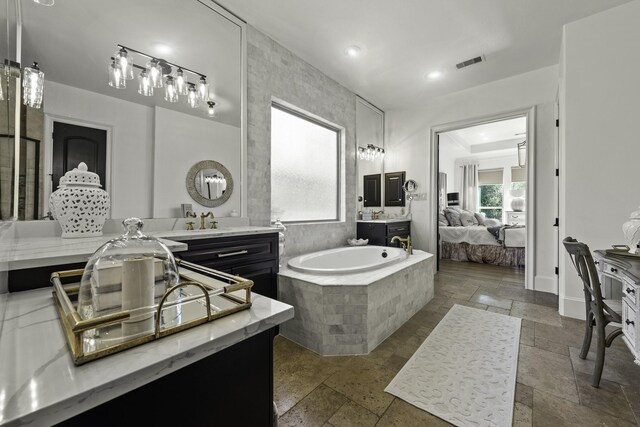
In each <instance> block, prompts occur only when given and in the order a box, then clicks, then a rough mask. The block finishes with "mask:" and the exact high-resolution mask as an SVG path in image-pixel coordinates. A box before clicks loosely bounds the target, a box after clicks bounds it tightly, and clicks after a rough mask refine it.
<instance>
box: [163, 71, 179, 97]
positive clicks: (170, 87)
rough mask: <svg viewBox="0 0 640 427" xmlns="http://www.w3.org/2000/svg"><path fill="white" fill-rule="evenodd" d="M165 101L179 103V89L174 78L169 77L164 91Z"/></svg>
mask: <svg viewBox="0 0 640 427" xmlns="http://www.w3.org/2000/svg"><path fill="white" fill-rule="evenodd" d="M164 99H165V101H168V102H178V89H177V88H176V82H175V81H174V79H173V77H171V76H167V81H166V83H165V89H164Z"/></svg>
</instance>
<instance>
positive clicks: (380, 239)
mask: <svg viewBox="0 0 640 427" xmlns="http://www.w3.org/2000/svg"><path fill="white" fill-rule="evenodd" d="M358 239H369V245H376V246H386V244H387V228H386V226H385V224H372V223H367V222H359V223H358Z"/></svg>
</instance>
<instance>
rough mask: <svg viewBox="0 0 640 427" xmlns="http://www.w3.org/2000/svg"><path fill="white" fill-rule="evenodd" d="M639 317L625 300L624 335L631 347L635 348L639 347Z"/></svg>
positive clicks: (623, 308)
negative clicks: (637, 338)
mask: <svg viewBox="0 0 640 427" xmlns="http://www.w3.org/2000/svg"><path fill="white" fill-rule="evenodd" d="M637 324H638V316H637V313H636V312H635V311H634V310H633V308H632V307H631V306H630V305H629V303H628V302H627V301H625V300H623V301H622V333H623V334H624V336H625V337H627V339H628V340H629V342H630V343H631V345H632V346H633V347H634V350H635V347H636V345H637V342H636V336H637V332H638V328H637Z"/></svg>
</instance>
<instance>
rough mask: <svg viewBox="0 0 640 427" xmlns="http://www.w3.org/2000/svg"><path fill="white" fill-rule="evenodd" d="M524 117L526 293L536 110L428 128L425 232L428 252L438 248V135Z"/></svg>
mask: <svg viewBox="0 0 640 427" xmlns="http://www.w3.org/2000/svg"><path fill="white" fill-rule="evenodd" d="M522 116H525V117H526V118H527V199H526V208H525V209H526V212H527V246H526V249H525V258H526V260H525V263H526V264H525V289H532V290H533V289H534V278H535V271H536V268H535V267H536V251H535V247H536V241H535V236H536V234H535V228H536V212H535V208H536V203H535V202H536V200H535V194H536V188H535V187H536V181H535V177H536V164H535V157H536V156H535V152H536V132H535V131H536V107H535V106H533V107H529V108H522V109H517V110H511V111H506V112H503V113H499V114H491V115H487V116H481V117H475V118H472V119H466V120H459V121H455V122H450V123H445V124H442V125H437V126H433V127H431V130H430V156H431V162H430V163H431V164H430V168H431V174H430V179H431V182H430V186H429V187H430V188H429V190H430V195H429V208H430V212H431V215H433V219H432V222H431V224H432V226H431V227H430V228H429V231H428V240H427V241H428V243H429V247H430V248H431V252H434V250H436V249H437V248H438V215H437V211H438V172H439V154H440V153H439V150H438V138H439V134H441V133H444V132H450V131H453V130H458V129H463V128H468V127H472V126H477V125H482V124H486V123H491V122H499V121H503V120H506V119H511V118H515V117H522Z"/></svg>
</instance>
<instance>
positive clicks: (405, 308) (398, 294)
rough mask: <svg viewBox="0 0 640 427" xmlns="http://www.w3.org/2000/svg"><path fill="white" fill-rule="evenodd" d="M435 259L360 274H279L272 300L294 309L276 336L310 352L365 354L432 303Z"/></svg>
mask: <svg viewBox="0 0 640 427" xmlns="http://www.w3.org/2000/svg"><path fill="white" fill-rule="evenodd" d="M434 264H435V258H434V256H433V255H432V254H429V253H426V252H422V251H414V254H413V255H412V256H410V257H409V258H408V259H407V260H404V261H402V262H398V263H396V264H393V265H391V266H389V267H384V268H381V269H378V270H372V271H369V272H365V273H358V274H345V275H323V276H319V275H310V274H304V273H298V272H295V271H292V270H290V269H287V268H285V269H283V271H281V272H280V274H279V275H278V298H279V299H280V300H281V301H283V302H285V303H287V304H291V305H293V306H294V307H295V316H294V318H293V319H292V320H290V321H288V322H286V323H284V324H283V325H281V326H280V334H281V335H282V336H284V337H286V338H289V339H291V340H292V341H295V342H297V343H298V344H300V345H302V346H304V347H306V348H308V349H310V350H313V351H314V352H316V353H318V354H321V355H325V356H329V355H353V354H367V353H369V352H370V351H372V350H373V349H375V348H376V347H377V346H378V344H380V343H381V342H382V341H384V340H385V339H386V338H387V337H388V336H389V335H391V334H392V333H393V332H394V331H395V330H396V329H398V328H400V327H401V326H402V325H403V324H404V323H405V322H406V321H407V320H408V319H409V318H411V316H413V315H414V314H415V313H416V312H418V311H419V310H420V309H421V308H422V307H423V306H424V305H425V304H427V303H428V302H429V301H430V300H431V299H432V298H433V275H434Z"/></svg>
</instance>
